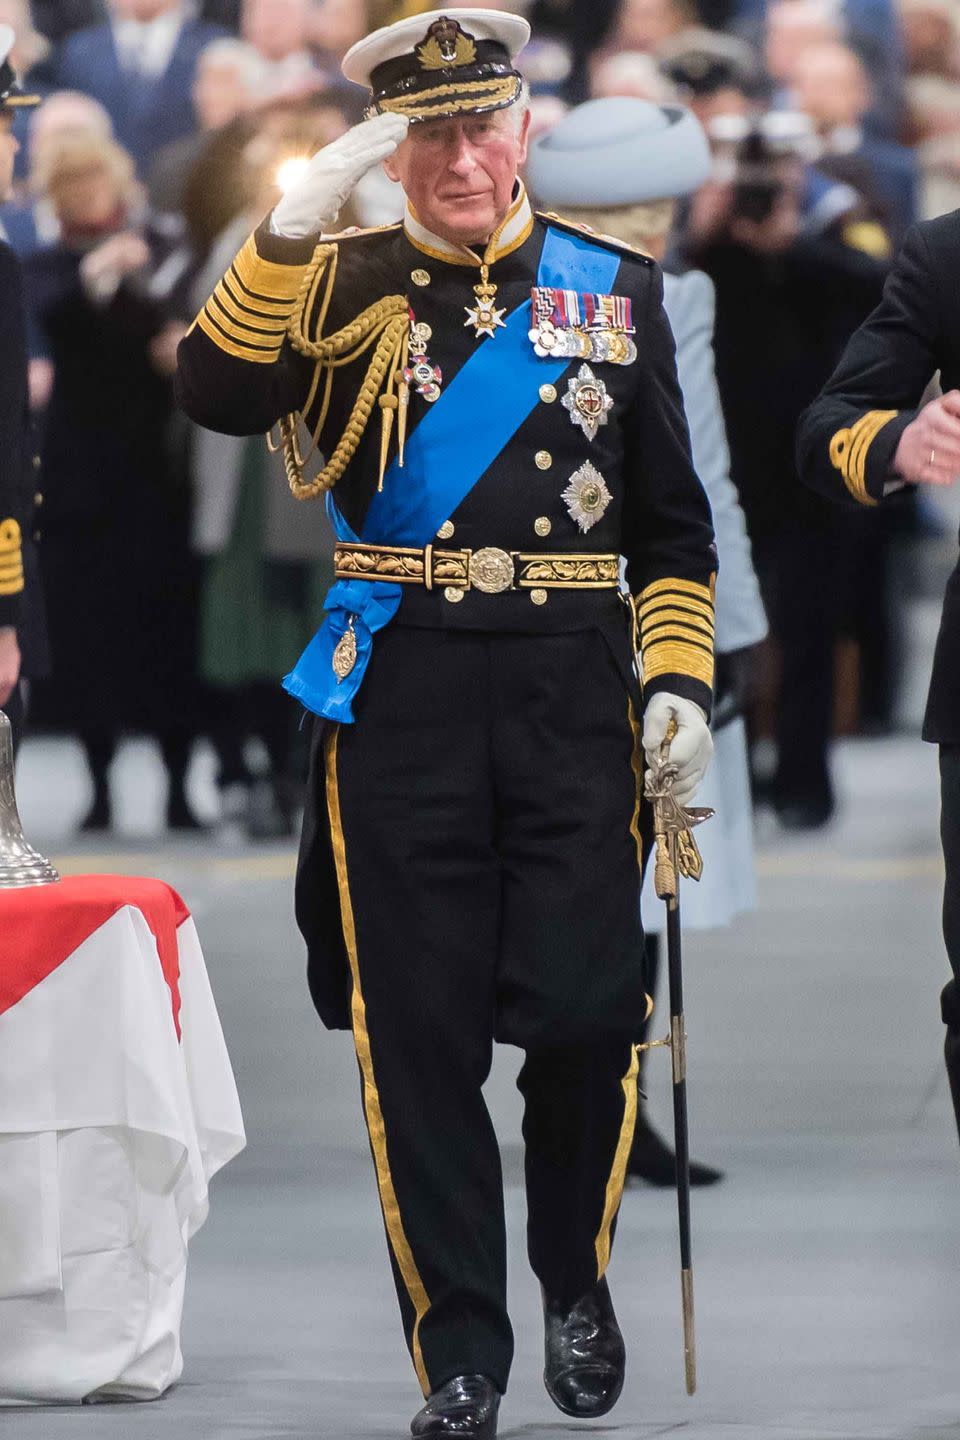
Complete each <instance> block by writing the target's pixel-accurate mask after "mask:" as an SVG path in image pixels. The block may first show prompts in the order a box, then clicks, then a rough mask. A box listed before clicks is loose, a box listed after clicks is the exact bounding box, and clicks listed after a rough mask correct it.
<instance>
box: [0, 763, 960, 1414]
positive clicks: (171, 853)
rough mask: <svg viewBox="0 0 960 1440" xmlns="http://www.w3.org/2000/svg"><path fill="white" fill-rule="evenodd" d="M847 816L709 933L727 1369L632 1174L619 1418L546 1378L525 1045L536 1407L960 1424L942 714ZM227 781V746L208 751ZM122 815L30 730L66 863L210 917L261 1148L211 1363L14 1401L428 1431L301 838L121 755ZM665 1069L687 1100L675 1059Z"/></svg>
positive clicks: (515, 1164)
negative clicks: (116, 818)
mask: <svg viewBox="0 0 960 1440" xmlns="http://www.w3.org/2000/svg"><path fill="white" fill-rule="evenodd" d="M837 769H838V777H839V781H840V787H841V790H842V793H843V797H844V805H843V811H842V815H841V818H840V820H839V822H838V823H837V825H836V826H835V827H834V828H833V829H832V830H831V831H829V832H828V833H827V834H825V835H824V836H822V837H820V836H818V837H814V838H805V839H799V840H798V839H792V838H786V837H784V836H782V835H779V834H777V833H776V832H775V831H774V830H773V829H772V828H764V829H763V830H762V833H761V836H760V841H761V843H760V854H759V866H760V884H761V904H760V908H759V911H758V913H757V914H755V915H754V916H751V917H750V918H749V919H747V920H746V921H744V922H743V923H741V924H740V925H738V926H737V927H736V929H734V930H732V931H729V932H727V933H724V934H718V935H711V936H701V937H697V938H693V937H691V938H690V940H689V941H688V946H687V990H688V1007H687V1008H688V1022H689V1031H690V1064H691V1114H692V1126H693V1134H694V1140H695V1149H696V1152H697V1153H698V1154H700V1155H702V1156H703V1157H704V1158H706V1159H710V1160H714V1161H716V1162H718V1163H720V1164H722V1165H724V1166H725V1167H726V1168H727V1170H728V1174H729V1178H728V1180H727V1181H726V1183H725V1184H724V1185H723V1186H721V1187H719V1188H718V1189H716V1190H715V1191H712V1192H710V1193H707V1194H698V1195H697V1196H696V1198H695V1210H694V1219H695V1245H696V1276H697V1301H698V1318H699V1352H700V1389H699V1393H698V1394H697V1396H696V1397H695V1398H694V1399H692V1400H690V1399H688V1398H687V1397H686V1396H685V1394H684V1391H683V1370H682V1353H681V1341H680V1321H679V1299H678V1288H679V1287H678V1279H677V1257H676V1240H675V1230H674V1212H673V1208H672V1201H671V1197H670V1196H669V1195H664V1194H661V1193H658V1192H654V1191H651V1190H647V1189H631V1190H629V1191H628V1193H627V1196H626V1198H625V1202H624V1208H623V1212H622V1217H621V1223H620V1231H619V1236H618V1242H617V1247H616V1252H615V1256H614V1262H613V1267H612V1271H611V1279H612V1285H613V1290H614V1294H615V1297H616V1301H617V1305H618V1309H619V1312H620V1317H621V1321H622V1324H623V1328H624V1331H625V1333H626V1336H627V1340H628V1345H629V1350H630V1368H629V1377H628V1382H627V1387H626V1390H625V1392H624V1396H623V1399H622V1401H621V1404H620V1406H619V1407H618V1409H617V1410H616V1411H615V1412H614V1415H613V1416H612V1417H610V1420H609V1422H608V1423H607V1424H600V1425H596V1426H586V1425H580V1424H577V1423H575V1422H569V1421H566V1420H564V1419H563V1417H561V1416H559V1415H558V1414H557V1412H556V1411H554V1410H553V1409H552V1407H551V1406H550V1404H549V1402H548V1400H547V1398H546V1396H545V1394H544V1392H543V1390H542V1387H541V1384H540V1380H539V1368H540V1363H541V1355H540V1350H541V1336H540V1324H539V1317H538V1313H537V1293H536V1288H535V1285H534V1283H533V1281H532V1278H531V1276H530V1273H529V1271H528V1269H527V1267H526V1264H525V1260H524V1254H523V1243H522V1226H523V1200H522V1193H521V1190H520V1186H519V1175H520V1168H519V1167H520V1155H519V1148H518V1135H519V1111H518V1104H517V1099H516V1095H515V1092H514V1090H513V1077H514V1073H515V1069H516V1064H515V1059H514V1057H513V1056H512V1055H511V1054H510V1053H504V1054H502V1055H501V1056H500V1057H499V1060H498V1065H497V1068H496V1070H495V1073H494V1076H493V1079H492V1081H491V1084H490V1103H491V1105H492V1107H493V1110H494V1112H495V1114H496V1117H497V1122H498V1127H499V1130H500V1134H501V1136H502V1140H503V1145H504V1151H505V1157H506V1170H507V1177H508V1194H507V1201H508V1208H509V1218H510V1232H511V1247H512V1252H511V1258H512V1266H511V1303H512V1313H513V1317H514V1322H515V1326H516V1330H517V1340H518V1344H517V1360H516V1367H515V1371H514V1376H513V1381H512V1384H511V1389H510V1393H509V1395H508V1397H507V1399H506V1401H505V1404H504V1410H503V1419H502V1426H501V1433H502V1434H503V1435H505V1436H507V1437H521V1436H524V1437H529V1440H548V1437H550V1440H552V1437H560V1440H562V1437H564V1436H570V1437H573V1436H575V1435H577V1434H580V1435H583V1434H586V1433H587V1432H592V1433H594V1434H596V1435H598V1436H604V1435H616V1436H618V1437H622V1440H628V1437H631V1440H632V1437H637V1440H640V1437H642V1440H651V1437H654V1436H665V1435H672V1434H676V1435H677V1436H678V1437H683V1440H728V1437H729V1440H768V1437H769V1440H827V1437H830V1440H833V1437H858V1440H867V1437H869V1440H940V1437H947V1436H952V1437H960V1370H958V1365H957V1355H958V1339H960V1300H958V1293H960V1292H958V1285H957V1256H958V1245H957V1240H958V1235H960V1213H958V1205H957V1190H958V1179H960V1170H958V1155H957V1143H956V1136H955V1134H954V1133H953V1132H952V1121H951V1119H950V1115H949V1110H948V1101H947V1094H946V1083H945V1080H944V1079H943V1077H942V1075H941V1070H940V1063H939V1047H940V1043H941V1030H940V1025H939V1019H938V1010H937V995H938V990H939V987H940V985H941V983H942V981H943V978H944V970H945V961H944V958H943V954H942V948H941V942H940V939H939V934H938V907H939V887H940V866H939V861H938V858H937V849H936V771H935V755H934V753H933V752H932V751H931V750H930V749H929V748H927V747H924V746H922V745H921V744H920V743H919V742H914V741H906V740H899V741H892V742H878V743H861V744H856V745H848V746H846V747H844V748H843V749H842V750H841V752H840V753H839V755H838V766H837ZM194 780H195V784H196V787H197V793H198V795H199V796H200V798H201V801H202V800H203V799H204V797H205V796H207V795H208V792H209V768H207V769H204V763H203V762H201V763H200V764H199V766H198V771H197V773H196V774H195V776H194ZM118 784H119V788H120V792H121V796H120V798H121V821H122V836H121V838H120V840H119V841H117V842H114V846H113V848H112V849H111V851H110V853H94V852H93V851H91V850H87V851H86V852H84V851H83V850H82V849H79V850H78V848H77V846H76V844H75V842H73V841H72V840H71V839H70V838H69V833H70V829H71V826H72V823H73V821H74V819H75V817H76V815H77V813H78V812H79V810H80V808H81V807H82V804H83V802H84V793H83V779H82V774H81V769H80V764H79V759H78V757H77V755H76V754H75V752H73V751H71V750H69V749H67V748H66V747H64V746H55V745H52V744H50V743H39V744H35V745H34V746H32V747H28V749H27V750H26V752H25V755H24V763H23V767H22V772H21V784H20V789H21V809H22V811H23V815H24V821H25V824H26V826H27V829H28V832H29V833H30V834H31V837H32V838H33V839H34V840H35V841H36V842H41V843H44V844H45V845H47V846H49V848H50V850H51V851H52V852H53V854H54V855H55V857H56V858H58V859H59V860H60V861H61V862H62V864H63V865H64V868H65V869H73V870H85V869H94V868H97V869H119V870H128V871H149V872H153V873H156V874H160V875H162V876H164V877H165V878H168V879H170V880H171V881H172V882H173V883H175V884H176V885H178V886H179V887H180V888H181V889H182V891H183V893H184V894H185V896H186V897H187V899H188V900H189V902H190V904H191V906H192V908H193V910H194V913H195V915H196V917H197V920H198V924H199V927H200V933H201V937H202V939H203V942H204V946H205V950H206V955H207V963H208V967H209V970H210V975H211V979H212V982H213V986H214V990H215V993H216V996H217V999H218V1002H219V1006H220V1013H221V1017H222V1020H223V1025H224V1029H225V1032H226V1035H227V1039H228V1043H229V1046H230V1049H231V1054H232V1057H233V1062H234V1066H235V1069H236V1074H237V1080H238V1084H239V1088H240V1094H241V1099H242V1101H243V1105H244V1110H245V1115H246V1121H247V1127H248V1133H249V1147H248V1149H247V1151H246V1153H245V1154H244V1155H243V1156H242V1157H240V1159H239V1160H237V1161H236V1162H235V1163H234V1164H233V1165H232V1166H231V1167H229V1169H228V1170H227V1171H226V1172H225V1173H224V1174H223V1175H222V1176H221V1177H220V1179H219V1180H218V1181H217V1182H216V1185H215V1191H214V1196H213V1208H212V1213H211V1216H210V1219H209V1221H208V1223H207V1226H206V1228H205V1230H204V1231H203V1232H202V1233H201V1234H200V1235H199V1236H198V1238H197V1240H196V1242H195V1244H194V1246H193V1250H192V1255H191V1261H190V1270H189V1279H188V1294H187V1312H186V1317H185V1325H184V1345H185V1351H186V1373H185V1377H184V1380H183V1382H182V1383H181V1384H180V1385H179V1386H178V1387H177V1388H176V1390H175V1391H174V1392H173V1393H172V1394H171V1395H169V1396H168V1397H166V1398H165V1399H164V1400H162V1401H160V1402H158V1403H156V1404H154V1405H151V1406H142V1407H136V1408H134V1409H133V1410H131V1408H130V1407H128V1406H125V1407H112V1408H110V1409H106V1408H103V1409H98V1410H93V1409H85V1410H83V1411H77V1410H47V1411H43V1412H39V1411H16V1412H10V1411H7V1412H4V1413H2V1414H0V1431H2V1434H3V1436H4V1437H5V1440H48V1437H50V1440H61V1437H67V1436H69V1437H71V1440H73V1437H77V1440H108V1437H109V1440H113V1437H120V1436H123V1437H124V1440H126V1437H128V1436H133V1437H137V1440H174V1437H176V1440H221V1437H222V1440H228V1437H238V1440H239V1437H251V1440H268V1437H269V1440H274V1437H276V1440H280V1437H331V1440H334V1437H335V1440H366V1437H371V1440H373V1437H402V1436H403V1435H404V1434H405V1433H406V1423H407V1421H408V1419H409V1416H410V1414H412V1412H413V1410H414V1409H415V1408H416V1406H417V1404H418V1403H419V1401H418V1392H417V1389H416V1385H415V1382H414V1380H413V1376H412V1372H411V1371H410V1368H409V1365H408V1363H407V1359H406V1355H405V1352H404V1351H403V1347H402V1343H401V1339H400V1335H399V1330H398V1325H397V1322H396V1317H395V1311H394V1303H395V1302H394V1299H393V1293H392V1288H391V1285H390V1281H389V1275H388V1268H387V1264H386V1259H385V1250H384V1242H383V1239H382V1236H381V1231H380V1224H379V1215H378V1209H377V1203H376V1196H375V1190H374V1185H373V1178H372V1174H371V1168H370V1165H369V1161H368V1157H367V1153H366V1149H365V1139H364V1136H363V1133H362V1130H361V1127H360V1120H359V1113H358V1104H357V1093H356V1090H357V1087H356V1080H355V1068H354V1061H353V1057H352V1052H351V1049H350V1045H349V1041H348V1040H347V1039H346V1038H345V1037H341V1036H334V1037H329V1036H327V1035H325V1034H324V1032H322V1031H321V1029H320V1028H319V1026H318V1024H317V1023H315V1021H314V1019H313V1016H312V1014H311V1012H310V1011H309V1009H308V1002H307V997H306V994H305V990H304V983H303V977H302V970H303V959H302V953H301V947H300V944H299V943H298V940H297V936H296V933H295V929H294V925H293V919H292V914H291V875H292V865H293V862H292V854H291V853H290V852H289V850H287V849H284V848H270V847H264V848H260V849H256V850H243V851H232V850H226V849H219V850H218V849H217V848H216V847H215V846H211V845H209V844H207V845H196V846H188V845H183V844H181V845H174V844H168V843H163V842H162V841H160V840H158V839H156V838H154V836H155V818H156V814H157V807H158V805H159V799H160V796H159V782H158V779H157V774H156V766H155V763H154V760H153V757H152V754H151V753H150V751H149V748H148V747H145V746H132V747H129V748H128V750H127V751H126V752H125V753H124V755H123V756H122V757H121V760H120V762H119V766H118ZM655 1058H656V1059H657V1060H658V1061H659V1062H660V1063H659V1065H658V1066H655V1068H654V1072H653V1090H654V1092H655V1093H654V1097H653V1101H654V1106H655V1110H656V1112H657V1114H658V1115H659V1116H660V1117H662V1118H663V1119H664V1120H665V1119H666V1106H667V1103H668V1094H667V1091H668V1085H667V1070H668V1065H667V1062H666V1060H664V1059H663V1058H662V1057H655Z"/></svg>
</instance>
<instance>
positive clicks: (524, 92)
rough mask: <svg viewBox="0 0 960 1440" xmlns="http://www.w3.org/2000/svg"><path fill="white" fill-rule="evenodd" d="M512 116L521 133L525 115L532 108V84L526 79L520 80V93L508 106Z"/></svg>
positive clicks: (518, 131) (518, 132)
mask: <svg viewBox="0 0 960 1440" xmlns="http://www.w3.org/2000/svg"><path fill="white" fill-rule="evenodd" d="M507 109H508V110H509V112H510V118H511V119H512V120H513V123H514V126H515V127H516V131H517V134H518V135H519V134H520V127H521V125H522V124H523V117H524V115H526V114H527V112H528V110H529V109H530V86H529V85H528V84H527V82H526V80H521V81H520V94H519V95H518V96H517V98H516V100H514V101H513V102H512V103H511V104H510V105H508V106H507Z"/></svg>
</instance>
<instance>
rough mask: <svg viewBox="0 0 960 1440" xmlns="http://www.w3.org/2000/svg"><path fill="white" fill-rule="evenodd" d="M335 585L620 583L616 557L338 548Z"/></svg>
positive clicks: (499, 588) (497, 590)
mask: <svg viewBox="0 0 960 1440" xmlns="http://www.w3.org/2000/svg"><path fill="white" fill-rule="evenodd" d="M333 564H334V573H335V575H336V577H337V579H338V580H392V581H393V582H394V583H395V584H399V585H424V586H425V587H426V588H427V589H428V590H433V589H436V588H443V589H446V590H458V591H463V590H482V591H483V592H484V593H485V594H487V595H500V594H502V593H503V592H504V591H505V590H615V589H617V588H618V587H619V584H620V557H619V556H618V555H581V554H577V553H572V552H570V551H566V552H560V553H558V554H549V553H546V552H544V551H542V550H541V551H529V552H528V551H520V550H498V549H496V548H495V547H494V546H486V547H485V548H484V549H482V550H441V549H439V547H436V546H433V545H427V546H426V547H425V548H424V549H422V550H416V549H406V548H403V547H401V546H396V545H358V544H343V545H338V546H337V547H336V549H335V550H334V552H333Z"/></svg>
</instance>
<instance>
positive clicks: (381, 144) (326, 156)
mask: <svg viewBox="0 0 960 1440" xmlns="http://www.w3.org/2000/svg"><path fill="white" fill-rule="evenodd" d="M409 124H410V122H409V120H408V119H407V117H406V116H405V115H393V114H390V113H389V112H388V113H386V114H384V115H375V116H374V117H373V119H372V120H363V121H361V123H360V124H359V125H354V127H353V129H352V130H348V131H347V133H346V135H341V136H340V138H339V140H334V141H333V142H332V144H330V145H325V146H324V147H323V149H322V150H318V151H317V153H316V155H314V157H313V159H312V160H311V161H310V164H309V165H308V166H307V168H306V170H305V171H304V172H303V174H302V175H301V176H300V178H299V179H298V180H296V181H295V182H294V183H293V184H292V185H291V186H290V189H289V190H288V191H287V192H286V193H285V195H284V196H283V198H282V199H281V201H280V203H279V204H278V205H277V206H276V208H275V209H274V212H273V214H272V215H271V217H270V229H271V230H272V231H273V233H274V234H275V235H283V236H285V237H286V239H288V240H305V239H306V237H307V236H308V235H316V234H317V232H318V231H320V230H328V229H329V228H330V226H331V225H332V224H333V222H334V221H335V220H336V218H337V216H338V215H339V214H340V211H341V210H342V208H343V205H344V202H345V201H346V199H347V197H348V196H349V195H350V193H351V191H352V190H353V187H354V186H355V185H356V183H357V181H358V180H359V179H360V177H361V176H362V175H366V173H367V171H368V170H372V169H373V167H374V165H378V164H379V163H380V161H381V160H385V159H386V158H387V156H388V155H392V154H393V152H394V151H395V150H396V148H397V146H398V145H399V144H400V141H401V140H402V139H403V138H404V136H405V135H406V133H407V129H408V127H409Z"/></svg>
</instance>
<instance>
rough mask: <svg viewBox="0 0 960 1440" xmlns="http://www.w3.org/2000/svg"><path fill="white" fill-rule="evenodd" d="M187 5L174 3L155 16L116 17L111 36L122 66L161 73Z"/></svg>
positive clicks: (171, 53) (184, 17) (155, 74)
mask: <svg viewBox="0 0 960 1440" xmlns="http://www.w3.org/2000/svg"><path fill="white" fill-rule="evenodd" d="M187 13H188V7H187V6H186V5H176V6H174V8H173V9H172V10H167V11H165V12H164V13H163V14H162V15H158V16H157V17H156V19H155V20H115V21H114V22H113V37H114V42H115V44H116V47H117V54H118V55H119V57H120V64H121V65H122V66H123V68H124V69H127V70H134V71H136V72H138V73H139V74H141V75H145V76H154V77H156V76H159V75H163V74H164V73H165V71H166V69H167V66H168V65H169V64H170V61H171V60H172V59H173V52H174V50H175V49H176V48H177V41H178V40H179V38H180V31H181V30H182V29H183V25H184V22H185V21H186V19H187Z"/></svg>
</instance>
